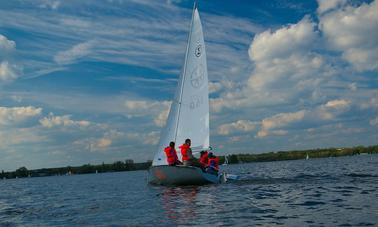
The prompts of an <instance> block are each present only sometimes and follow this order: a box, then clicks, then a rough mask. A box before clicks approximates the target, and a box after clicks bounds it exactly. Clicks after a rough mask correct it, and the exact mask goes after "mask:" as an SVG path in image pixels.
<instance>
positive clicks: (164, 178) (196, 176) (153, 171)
mask: <svg viewBox="0 0 378 227" xmlns="http://www.w3.org/2000/svg"><path fill="white" fill-rule="evenodd" d="M148 174H149V183H151V184H158V185H204V184H211V183H213V184H217V183H220V179H221V177H220V176H217V175H214V174H209V173H204V172H203V171H202V170H201V169H200V168H197V167H193V166H152V167H151V168H150V169H149V170H148Z"/></svg>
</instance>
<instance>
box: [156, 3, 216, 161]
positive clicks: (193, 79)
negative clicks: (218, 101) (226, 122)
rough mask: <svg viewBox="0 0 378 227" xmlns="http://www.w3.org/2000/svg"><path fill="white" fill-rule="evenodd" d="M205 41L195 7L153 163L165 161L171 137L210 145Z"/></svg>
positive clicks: (200, 145) (204, 146)
mask: <svg viewBox="0 0 378 227" xmlns="http://www.w3.org/2000/svg"><path fill="white" fill-rule="evenodd" d="M208 90H209V89H208V76H207V62H206V51H205V43H204V39H203V32H202V25H201V20H200V16H199V13H198V9H197V7H196V6H195V7H194V10H193V16H192V22H191V26H190V34H189V39H188V44H187V49H186V55H185V63H184V67H183V69H182V73H181V76H180V79H179V82H178V86H177V89H176V94H175V98H174V100H173V102H172V104H171V109H170V112H169V115H168V119H167V123H166V126H165V129H164V130H163V131H162V133H161V136H160V141H159V147H158V152H157V153H156V155H155V157H154V160H153V163H152V165H153V166H157V165H166V164H167V160H166V157H165V154H164V148H165V147H166V146H168V144H169V142H170V141H174V142H175V143H176V149H177V154H178V156H179V159H180V160H181V152H180V151H179V149H178V147H179V146H180V145H181V144H183V143H184V141H185V139H187V138H189V139H191V141H192V150H193V151H199V150H203V149H208V148H209V143H210V142H209V91H208Z"/></svg>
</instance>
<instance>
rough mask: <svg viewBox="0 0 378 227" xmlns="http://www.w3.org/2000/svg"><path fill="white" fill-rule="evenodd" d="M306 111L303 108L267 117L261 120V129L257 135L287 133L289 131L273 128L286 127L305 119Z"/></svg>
mask: <svg viewBox="0 0 378 227" xmlns="http://www.w3.org/2000/svg"><path fill="white" fill-rule="evenodd" d="M304 116H305V111H304V110H301V111H298V112H293V113H279V114H276V115H274V116H272V117H269V118H265V119H263V120H262V121H261V129H260V131H259V132H258V133H257V137H266V136H268V135H285V134H286V133H287V131H284V130H272V129H276V128H282V127H285V126H287V125H289V124H291V123H293V122H298V121H301V120H303V118H304Z"/></svg>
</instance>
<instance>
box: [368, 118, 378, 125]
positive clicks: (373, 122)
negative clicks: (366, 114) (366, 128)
mask: <svg viewBox="0 0 378 227" xmlns="http://www.w3.org/2000/svg"><path fill="white" fill-rule="evenodd" d="M369 123H370V125H373V126H376V125H378V117H376V118H373V119H371V120H370V122H369Z"/></svg>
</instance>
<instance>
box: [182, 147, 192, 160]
mask: <svg viewBox="0 0 378 227" xmlns="http://www.w3.org/2000/svg"><path fill="white" fill-rule="evenodd" d="M180 149H181V156H182V161H188V160H190V158H189V155H188V150H189V149H190V147H189V145H187V144H186V143H184V144H183V145H181V146H180Z"/></svg>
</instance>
